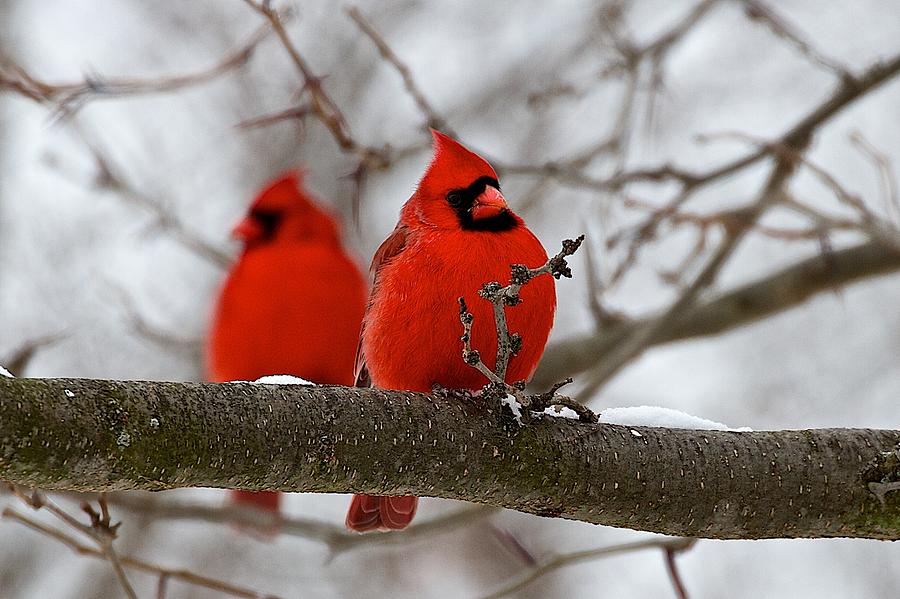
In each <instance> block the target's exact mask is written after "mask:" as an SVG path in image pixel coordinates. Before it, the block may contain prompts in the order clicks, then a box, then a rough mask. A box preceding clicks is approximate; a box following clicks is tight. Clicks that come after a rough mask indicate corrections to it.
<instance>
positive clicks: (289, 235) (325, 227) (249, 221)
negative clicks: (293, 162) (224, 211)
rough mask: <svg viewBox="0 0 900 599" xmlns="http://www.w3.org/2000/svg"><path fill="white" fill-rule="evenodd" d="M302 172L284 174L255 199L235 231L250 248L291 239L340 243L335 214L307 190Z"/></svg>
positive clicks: (236, 236) (235, 235) (234, 234)
mask: <svg viewBox="0 0 900 599" xmlns="http://www.w3.org/2000/svg"><path fill="white" fill-rule="evenodd" d="M302 184H303V175H302V173H301V172H299V171H289V172H287V173H284V174H283V175H281V176H280V177H278V178H276V179H275V180H274V181H272V182H271V183H269V185H267V186H266V187H265V188H264V189H263V190H262V191H260V192H259V194H258V195H257V196H256V199H255V200H254V201H253V204H252V205H251V206H250V210H249V211H248V212H247V216H245V217H244V218H243V220H241V221H240V222H239V223H238V224H237V225H236V226H235V227H234V229H233V230H232V232H231V234H232V237H235V238H236V239H240V240H241V241H243V242H244V246H245V247H247V248H250V247H256V246H260V245H263V244H266V243H276V242H291V241H319V242H334V243H339V242H340V232H339V230H338V225H337V221H336V219H335V217H334V216H333V215H332V214H330V213H329V212H328V211H327V210H326V209H325V208H324V207H322V206H320V205H318V204H317V203H316V201H315V200H314V199H313V198H312V196H311V195H310V194H309V193H308V192H307V191H306V190H304V189H303V186H302Z"/></svg>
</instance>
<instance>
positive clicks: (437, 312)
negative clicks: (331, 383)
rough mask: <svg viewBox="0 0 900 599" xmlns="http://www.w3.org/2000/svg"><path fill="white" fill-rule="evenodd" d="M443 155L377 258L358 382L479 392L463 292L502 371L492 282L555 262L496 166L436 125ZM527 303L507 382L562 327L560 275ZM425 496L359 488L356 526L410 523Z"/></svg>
mask: <svg viewBox="0 0 900 599" xmlns="http://www.w3.org/2000/svg"><path fill="white" fill-rule="evenodd" d="M434 140H435V155H434V159H433V160H432V162H431V165H430V166H429V167H428V170H427V171H426V172H425V174H424V176H423V177H422V180H421V181H420V183H419V186H418V189H417V190H416V191H415V193H413V195H412V197H410V199H409V200H408V201H407V202H406V204H405V205H404V206H403V209H402V210H401V212H400V222H399V223H398V224H397V227H396V228H395V229H394V232H393V233H392V234H391V235H390V236H389V237H388V238H387V240H385V242H384V243H382V245H381V247H379V248H378V251H377V252H376V253H375V257H374V259H373V260H372V268H371V271H372V274H373V276H374V283H373V287H372V292H371V296H370V298H369V307H368V310H367V312H366V316H365V320H364V323H363V329H362V333H361V338H360V344H359V352H358V355H357V362H356V367H357V384H369V383H371V384H372V385H374V386H376V387H382V388H386V389H402V390H409V391H423V392H428V391H431V389H432V386H433V385H434V384H439V385H441V386H443V387H445V388H451V389H469V390H477V389H480V388H481V387H483V386H484V385H485V384H486V382H487V381H486V380H485V378H484V376H483V375H481V374H480V373H479V372H478V371H476V370H475V369H474V368H472V367H470V366H468V365H467V364H465V362H463V359H462V342H461V340H460V335H461V334H462V328H461V325H460V322H459V307H458V304H457V302H456V298H458V297H464V298H465V300H466V303H467V304H468V307H469V311H470V312H472V314H473V315H474V317H475V321H474V324H473V326H472V347H473V348H475V349H477V350H478V351H479V352H480V354H481V358H482V360H483V361H484V363H485V364H486V365H487V366H488V367H489V368H493V366H494V362H495V359H496V352H497V336H496V329H495V326H494V317H493V311H492V307H491V305H490V304H489V303H488V302H487V301H485V300H484V299H482V298H480V297H479V296H478V294H477V292H478V290H479V289H480V288H481V285H482V284H483V283H486V282H488V281H498V282H501V283H506V282H507V281H508V280H509V277H510V265H512V264H524V265H525V266H528V267H530V268H534V267H537V266H540V265H542V264H544V263H545V262H546V261H547V253H546V252H545V251H544V248H543V246H541V243H540V241H538V239H537V238H536V237H535V236H534V234H532V233H531V231H529V230H528V228H527V227H526V226H525V224H524V222H523V221H522V219H521V218H519V217H518V216H516V215H515V214H513V213H512V212H511V211H510V210H509V208H508V207H507V206H506V202H505V200H504V198H503V196H502V194H501V193H500V190H499V183H498V182H497V175H496V173H495V172H494V169H492V168H491V166H490V165H489V164H488V163H487V162H486V161H485V160H484V159H482V158H481V157H480V156H478V155H477V154H475V153H473V152H471V151H469V150H468V149H466V148H465V147H463V146H462V145H461V144H459V143H458V142H456V141H454V140H453V139H450V138H449V137H447V136H446V135H443V134H441V133H438V132H434ZM520 296H521V299H522V303H521V304H519V305H518V306H515V307H512V308H510V309H509V310H507V319H508V322H509V329H510V331H511V332H516V333H519V334H520V335H521V337H522V349H521V350H520V351H519V352H518V354H516V355H515V356H513V357H512V358H511V359H510V362H509V367H508V370H507V375H506V380H507V382H510V383H512V382H515V381H519V380H528V379H530V378H531V376H532V374H534V370H535V369H536V368H537V365H538V361H539V360H540V357H541V355H542V354H543V351H544V345H545V344H546V342H547V338H548V337H549V335H550V329H551V327H552V326H553V315H554V312H555V309H556V292H555V286H554V282H553V279H552V277H539V278H537V279H535V280H533V281H532V282H530V283H529V284H528V285H526V286H524V287H523V288H522V291H521V293H520ZM416 501H417V500H416V498H415V497H411V496H407V497H393V498H387V497H381V498H379V497H372V496H367V495H356V496H354V498H353V501H352V502H351V504H350V509H349V511H348V513H347V527H348V528H350V529H352V530H356V531H360V532H365V531H368V530H375V529H380V530H386V529H398V528H404V527H405V526H407V525H408V524H409V522H410V520H412V517H413V516H414V515H415V511H416Z"/></svg>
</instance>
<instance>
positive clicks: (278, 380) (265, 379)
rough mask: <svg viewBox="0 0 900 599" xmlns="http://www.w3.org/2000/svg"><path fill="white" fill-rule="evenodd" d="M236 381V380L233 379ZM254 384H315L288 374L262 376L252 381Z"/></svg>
mask: <svg viewBox="0 0 900 599" xmlns="http://www.w3.org/2000/svg"><path fill="white" fill-rule="evenodd" d="M235 382H237V381H235ZM253 384H254V385H315V383H313V382H311V381H308V380H306V379H301V378H300V377H299V376H291V375H289V374H270V375H268V376H262V377H259V378H258V379H256V380H255V381H253Z"/></svg>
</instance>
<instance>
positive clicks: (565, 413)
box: [544, 406, 578, 420]
mask: <svg viewBox="0 0 900 599" xmlns="http://www.w3.org/2000/svg"><path fill="white" fill-rule="evenodd" d="M544 414H547V415H548V416H553V417H555V418H571V419H573V420H578V413H577V412H576V411H575V410H573V409H572V408H567V407H565V406H550V407H547V408H544Z"/></svg>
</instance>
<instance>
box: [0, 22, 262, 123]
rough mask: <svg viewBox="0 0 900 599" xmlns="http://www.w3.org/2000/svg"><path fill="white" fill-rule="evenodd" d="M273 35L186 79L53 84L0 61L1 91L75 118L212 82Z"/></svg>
mask: <svg viewBox="0 0 900 599" xmlns="http://www.w3.org/2000/svg"><path fill="white" fill-rule="evenodd" d="M271 31H272V30H271V28H270V27H269V26H267V25H266V26H262V27H260V28H259V29H257V30H256V31H255V32H254V33H253V34H252V35H251V36H250V38H249V39H248V40H247V42H245V43H244V44H242V45H241V46H240V47H239V48H238V49H237V50H236V51H234V52H231V53H230V54H228V55H227V56H225V57H224V58H223V59H222V60H220V61H219V62H218V63H216V64H214V65H213V66H211V67H209V68H206V69H203V70H200V71H196V72H194V73H189V74H185V75H170V76H163V77H148V78H127V77H121V78H115V77H109V78H104V77H101V76H97V75H91V76H88V77H85V79H84V81H79V82H73V83H57V84H52V83H47V82H45V81H41V80H40V79H38V78H37V77H34V76H33V75H31V74H30V73H28V71H26V70H25V69H24V68H22V67H21V66H19V65H17V64H15V63H13V62H11V61H9V60H8V59H4V58H3V57H0V91H2V90H4V89H5V90H9V91H12V92H14V93H18V94H20V95H22V96H25V97H27V98H30V99H32V100H34V101H35V102H38V103H46V104H53V105H55V106H56V109H57V110H58V111H59V112H60V114H63V115H65V116H72V115H74V113H75V112H77V110H78V109H79V108H81V107H82V106H84V105H85V104H86V103H87V102H89V101H91V100H95V99H102V98H116V97H123V96H134V95H147V94H155V93H164V92H172V91H178V90H182V89H184V88H186V87H192V86H194V85H199V84H202V83H206V82H209V81H212V80H214V79H216V78H218V77H221V76H222V75H225V74H227V73H229V72H231V71H234V70H236V69H239V68H241V67H242V66H244V65H245V64H247V62H248V61H249V60H250V57H251V56H252V55H253V51H254V50H255V49H256V46H258V45H259V43H260V42H261V41H263V40H264V39H265V38H266V36H268V35H269V34H270V33H271Z"/></svg>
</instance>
